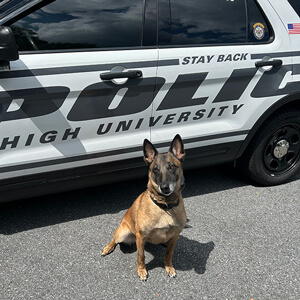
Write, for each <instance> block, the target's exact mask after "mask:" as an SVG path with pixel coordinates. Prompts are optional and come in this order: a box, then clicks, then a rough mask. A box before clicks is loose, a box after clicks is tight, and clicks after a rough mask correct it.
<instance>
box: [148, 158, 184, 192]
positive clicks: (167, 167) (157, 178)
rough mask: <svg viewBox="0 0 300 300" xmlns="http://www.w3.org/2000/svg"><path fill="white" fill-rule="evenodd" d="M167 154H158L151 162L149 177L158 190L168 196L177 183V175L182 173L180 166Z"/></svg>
mask: <svg viewBox="0 0 300 300" xmlns="http://www.w3.org/2000/svg"><path fill="white" fill-rule="evenodd" d="M169 158H170V157H169V155H168V154H161V155H158V157H157V159H155V161H154V162H153V168H152V172H151V177H152V179H153V181H154V182H155V183H156V185H157V187H158V192H159V193H160V194H162V195H164V196H170V195H171V194H172V193H173V192H174V190H175V189H176V187H177V185H178V184H179V183H178V181H179V177H180V176H181V175H182V174H181V173H182V172H180V171H181V170H180V167H179V166H177V165H176V164H175V163H174V161H172V160H170V159H169Z"/></svg>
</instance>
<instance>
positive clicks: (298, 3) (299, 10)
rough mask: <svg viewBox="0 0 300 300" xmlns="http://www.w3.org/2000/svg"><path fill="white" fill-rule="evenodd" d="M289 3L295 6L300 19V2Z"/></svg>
mask: <svg viewBox="0 0 300 300" xmlns="http://www.w3.org/2000/svg"><path fill="white" fill-rule="evenodd" d="M289 2H290V4H291V5H292V6H293V8H294V10H295V12H296V13H297V14H298V16H299V17H300V1H299V0H289Z"/></svg>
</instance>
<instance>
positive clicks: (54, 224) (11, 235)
mask: <svg viewBox="0 0 300 300" xmlns="http://www.w3.org/2000/svg"><path fill="white" fill-rule="evenodd" d="M185 175H186V182H187V187H186V189H185V190H184V192H183V194H184V198H185V206H186V211H187V215H188V219H189V222H188V228H185V229H184V231H183V232H182V234H181V237H180V239H179V241H178V243H177V246H176V249H175V253H174V259H173V263H174V267H175V268H176V269H177V278H175V279H173V278H168V277H166V275H165V273H164V269H163V259H164V254H165V248H163V247H162V246H160V245H148V246H147V248H146V264H147V268H148V270H149V279H148V281H147V282H145V283H143V282H140V281H139V280H138V277H137V274H136V251H135V249H130V248H124V247H121V248H120V247H117V248H116V250H115V252H114V253H112V254H110V255H109V256H107V257H104V258H103V257H101V256H100V254H101V250H102V247H103V246H104V245H105V244H106V243H107V242H109V241H110V239H111V237H112V234H113V231H114V229H115V228H116V227H117V226H118V224H119V222H120V220H121V218H122V216H123V214H124V212H125V211H126V209H127V208H128V207H129V206H130V205H131V203H132V201H133V200H134V199H135V197H136V196H137V195H138V194H139V193H140V192H142V191H143V190H144V188H145V186H146V179H140V180H137V181H129V182H126V183H119V184H115V185H113V186H112V185H108V186H103V187H97V188H94V189H88V190H81V191H77V192H70V193H65V194H60V195H55V196H48V197H44V198H40V199H33V200H27V201H21V202H16V203H10V204H5V205H0V251H1V255H0V299H3V300H7V299H72V300H75V299H249V300H250V299H255V300H258V299H272V300H274V299H299V297H300V284H299V282H300V281H299V279H300V278H299V273H300V272H299V271H300V266H299V257H300V256H299V249H300V239H299V236H300V225H299V210H300V209H299V207H300V205H299V203H300V196H299V192H300V173H299V174H298V175H297V176H296V177H295V178H294V180H293V181H292V182H290V183H288V184H286V185H282V186H276V187H265V188H263V187H257V186H253V185H250V184H249V183H248V182H246V181H245V179H244V178H242V177H241V176H240V175H239V174H238V173H236V171H234V170H232V169H230V168H228V167H227V166H223V167H217V168H216V167H214V168H209V169H199V170H197V171H193V172H186V174H185Z"/></svg>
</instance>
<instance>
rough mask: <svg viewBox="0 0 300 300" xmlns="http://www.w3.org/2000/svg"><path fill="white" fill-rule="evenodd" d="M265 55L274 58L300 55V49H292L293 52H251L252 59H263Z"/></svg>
mask: <svg viewBox="0 0 300 300" xmlns="http://www.w3.org/2000/svg"><path fill="white" fill-rule="evenodd" d="M265 56H270V57H272V58H278V57H294V56H300V51H291V52H272V53H258V54H251V59H262V58H264V57H265Z"/></svg>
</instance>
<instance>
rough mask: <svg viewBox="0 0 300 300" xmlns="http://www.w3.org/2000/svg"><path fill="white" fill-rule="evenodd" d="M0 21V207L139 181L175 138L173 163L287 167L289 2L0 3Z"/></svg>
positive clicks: (295, 159)
mask: <svg viewBox="0 0 300 300" xmlns="http://www.w3.org/2000/svg"><path fill="white" fill-rule="evenodd" d="M0 25H1V27H0V201H7V200H10V199H17V198H24V197H28V196H34V195H41V194H44V193H49V192H59V191H63V190H66V189H74V188H82V187H86V186H91V185H95V184H100V183H106V182H112V181H114V180H122V179H128V178H133V177H136V176H140V174H145V166H144V162H143V160H142V158H141V157H142V143H143V140H144V139H145V138H147V139H149V140H151V141H152V142H153V144H154V145H155V146H157V148H158V149H159V150H160V151H165V150H167V146H168V145H169V143H170V141H171V140H172V139H173V137H174V136H175V134H177V133H179V134H180V135H181V136H182V138H183V140H184V144H185V148H186V150H187V159H186V162H185V167H186V168H191V167H199V166H203V165H212V164H216V163H221V162H229V161H238V163H239V165H240V166H241V167H242V168H243V169H244V170H245V172H246V173H247V174H249V175H250V177H251V178H252V179H254V180H255V181H256V182H258V183H259V184H262V185H274V184H280V183H283V182H286V181H288V180H289V179H290V178H291V177H292V176H293V175H295V173H297V172H298V171H299V169H300V46H299V45H300V1H299V0H184V1H182V0H180V1H179V0H144V1H141V0H122V1H104V0H85V1H82V0H2V1H0ZM141 172H142V173H141Z"/></svg>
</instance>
